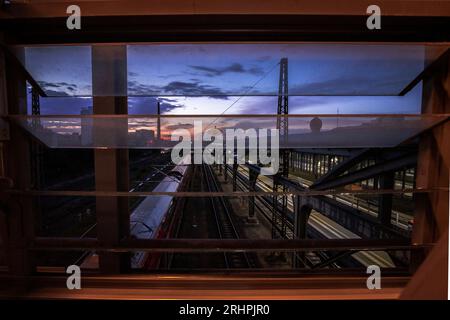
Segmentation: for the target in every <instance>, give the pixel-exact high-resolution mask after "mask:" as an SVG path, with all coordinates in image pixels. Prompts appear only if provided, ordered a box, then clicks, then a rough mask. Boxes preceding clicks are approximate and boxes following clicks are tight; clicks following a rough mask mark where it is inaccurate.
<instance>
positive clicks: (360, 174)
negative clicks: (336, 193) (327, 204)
mask: <svg viewBox="0 0 450 320" xmlns="http://www.w3.org/2000/svg"><path fill="white" fill-rule="evenodd" d="M416 162H417V156H416V155H415V154H408V155H405V156H403V157H400V158H397V159H393V160H387V161H384V162H380V163H377V164H375V165H373V166H370V167H367V168H364V169H360V170H358V171H354V172H350V173H348V174H346V175H343V176H339V177H337V178H334V179H329V180H328V181H325V182H322V183H317V184H315V185H314V186H311V189H314V190H326V189H333V188H337V187H340V186H345V185H347V184H350V183H354V182H358V181H362V180H367V179H370V178H373V177H375V176H377V175H380V174H382V173H385V172H389V171H395V170H399V169H402V168H408V167H412V166H414V165H415V164H416Z"/></svg>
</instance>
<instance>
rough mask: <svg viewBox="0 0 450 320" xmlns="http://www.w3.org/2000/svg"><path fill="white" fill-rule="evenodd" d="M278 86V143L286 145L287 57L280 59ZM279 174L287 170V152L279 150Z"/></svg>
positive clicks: (287, 125)
mask: <svg viewBox="0 0 450 320" xmlns="http://www.w3.org/2000/svg"><path fill="white" fill-rule="evenodd" d="M278 85H279V88H278V110H277V115H278V117H277V129H278V130H279V134H280V144H282V145H284V148H286V147H287V140H288V132H289V117H288V114H289V96H288V59H287V58H282V59H281V60H280V80H279V84H278ZM280 160H281V174H282V175H283V176H287V175H288V170H289V152H288V151H287V150H286V149H285V150H281V159H280Z"/></svg>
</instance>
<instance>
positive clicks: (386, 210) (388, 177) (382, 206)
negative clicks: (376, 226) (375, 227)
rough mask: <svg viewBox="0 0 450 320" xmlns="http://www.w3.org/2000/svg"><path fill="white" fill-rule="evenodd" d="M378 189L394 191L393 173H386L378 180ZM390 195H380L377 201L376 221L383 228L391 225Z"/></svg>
mask: <svg viewBox="0 0 450 320" xmlns="http://www.w3.org/2000/svg"><path fill="white" fill-rule="evenodd" d="M379 186H380V189H383V190H392V189H394V172H392V171H391V172H386V173H384V174H383V175H381V177H380V179H379ZM391 215H392V194H389V193H385V194H381V195H380V197H379V199H378V220H379V221H380V222H381V224H383V225H385V226H390V225H391Z"/></svg>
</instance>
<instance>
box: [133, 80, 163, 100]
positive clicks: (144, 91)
mask: <svg viewBox="0 0 450 320" xmlns="http://www.w3.org/2000/svg"><path fill="white" fill-rule="evenodd" d="M159 93H161V88H160V87H158V86H151V85H146V84H142V83H139V82H138V81H135V80H130V81H128V95H130V96H148V95H155V94H159Z"/></svg>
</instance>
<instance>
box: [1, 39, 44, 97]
mask: <svg viewBox="0 0 450 320" xmlns="http://www.w3.org/2000/svg"><path fill="white" fill-rule="evenodd" d="M0 50H2V51H3V53H4V55H5V59H6V60H7V62H9V63H11V64H13V65H14V66H15V68H17V69H16V70H17V71H18V72H19V73H21V75H22V76H23V77H24V78H25V80H27V81H28V82H29V83H30V85H31V86H32V87H33V89H35V90H36V91H37V93H38V94H39V95H40V96H41V97H47V94H46V93H45V91H44V90H43V89H42V88H41V86H40V85H39V83H38V82H37V81H36V80H35V79H34V78H33V76H32V75H31V74H30V73H29V72H28V70H27V69H25V67H24V66H23V64H22V62H20V60H19V59H17V57H16V55H15V54H13V53H12V52H11V51H10V50H9V49H8V47H7V46H5V45H3V44H1V43H0Z"/></svg>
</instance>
